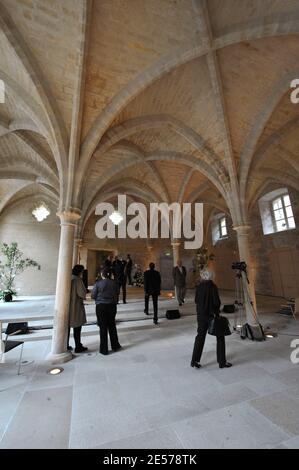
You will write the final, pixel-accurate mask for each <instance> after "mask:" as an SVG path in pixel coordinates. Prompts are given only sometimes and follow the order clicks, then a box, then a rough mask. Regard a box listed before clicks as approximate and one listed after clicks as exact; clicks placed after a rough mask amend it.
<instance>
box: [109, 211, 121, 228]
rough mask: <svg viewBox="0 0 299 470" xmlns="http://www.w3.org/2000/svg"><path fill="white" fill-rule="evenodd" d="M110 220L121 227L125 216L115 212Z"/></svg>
mask: <svg viewBox="0 0 299 470" xmlns="http://www.w3.org/2000/svg"><path fill="white" fill-rule="evenodd" d="M109 219H110V220H111V222H112V223H113V225H119V224H120V223H121V222H122V221H123V220H124V218H123V216H122V215H121V213H120V212H118V211H114V212H113V213H112V214H111V215H110V216H109Z"/></svg>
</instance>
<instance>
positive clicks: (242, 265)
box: [232, 261, 247, 273]
mask: <svg viewBox="0 0 299 470" xmlns="http://www.w3.org/2000/svg"><path fill="white" fill-rule="evenodd" d="M232 269H235V270H237V271H243V272H244V273H246V272H247V264H246V263H245V261H237V262H236V263H233V264H232Z"/></svg>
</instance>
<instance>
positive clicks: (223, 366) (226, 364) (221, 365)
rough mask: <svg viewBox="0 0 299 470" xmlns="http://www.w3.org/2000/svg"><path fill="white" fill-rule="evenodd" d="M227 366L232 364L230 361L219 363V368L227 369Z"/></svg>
mask: <svg viewBox="0 0 299 470" xmlns="http://www.w3.org/2000/svg"><path fill="white" fill-rule="evenodd" d="M229 367H232V364H231V363H230V362H226V363H225V364H219V368H220V369H225V368H227V369H228V368H229Z"/></svg>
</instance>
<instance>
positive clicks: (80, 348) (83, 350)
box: [75, 345, 88, 354]
mask: <svg viewBox="0 0 299 470" xmlns="http://www.w3.org/2000/svg"><path fill="white" fill-rule="evenodd" d="M87 351H88V348H85V347H84V346H82V345H81V346H79V347H78V348H76V349H75V353H76V354H81V353H85V352H87Z"/></svg>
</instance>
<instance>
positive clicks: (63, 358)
mask: <svg viewBox="0 0 299 470" xmlns="http://www.w3.org/2000/svg"><path fill="white" fill-rule="evenodd" d="M72 359H73V355H72V353H71V352H70V351H67V352H64V353H60V354H52V353H50V354H48V356H47V357H46V361H47V362H50V363H51V364H54V365H57V364H64V363H65V362H69V361H71V360H72Z"/></svg>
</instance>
